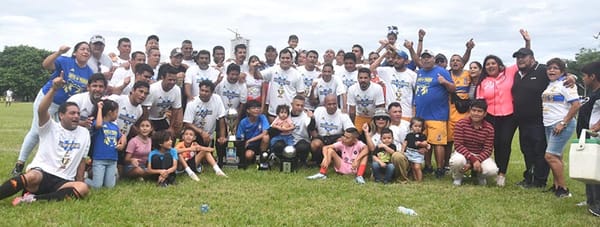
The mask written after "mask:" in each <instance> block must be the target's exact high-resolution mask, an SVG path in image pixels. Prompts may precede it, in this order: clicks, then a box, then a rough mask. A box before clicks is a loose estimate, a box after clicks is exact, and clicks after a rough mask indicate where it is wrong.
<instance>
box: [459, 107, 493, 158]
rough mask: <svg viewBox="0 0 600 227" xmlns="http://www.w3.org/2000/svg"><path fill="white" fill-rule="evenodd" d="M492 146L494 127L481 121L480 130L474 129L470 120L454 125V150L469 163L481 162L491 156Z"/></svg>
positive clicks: (465, 119) (462, 120) (468, 118)
mask: <svg viewBox="0 0 600 227" xmlns="http://www.w3.org/2000/svg"><path fill="white" fill-rule="evenodd" d="M493 146H494V127H493V126H492V124H490V123H489V122H487V121H485V120H484V121H483V123H482V125H481V127H480V128H475V127H474V126H473V124H472V122H471V118H470V117H467V118H463V119H461V120H460V121H458V122H457V123H456V126H455V129H454V148H455V150H456V152H458V153H460V154H462V155H463V156H465V158H467V160H469V162H470V163H473V162H475V161H479V162H483V160H486V159H487V158H489V157H490V156H491V155H492V150H493V149H492V148H493Z"/></svg>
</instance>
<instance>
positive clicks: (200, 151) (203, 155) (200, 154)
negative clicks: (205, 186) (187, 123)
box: [175, 128, 227, 181]
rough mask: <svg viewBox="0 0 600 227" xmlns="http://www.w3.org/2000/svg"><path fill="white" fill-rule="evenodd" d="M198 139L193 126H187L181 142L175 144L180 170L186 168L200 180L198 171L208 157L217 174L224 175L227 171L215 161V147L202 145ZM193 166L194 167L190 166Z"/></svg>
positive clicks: (190, 174) (191, 175)
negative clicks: (197, 141)
mask: <svg viewBox="0 0 600 227" xmlns="http://www.w3.org/2000/svg"><path fill="white" fill-rule="evenodd" d="M195 141H196V134H195V132H194V130H192V129H191V128H185V129H184V130H183V134H182V135H181V142H179V143H177V145H175V149H177V153H179V164H180V166H179V167H178V169H179V170H182V169H183V170H185V172H186V173H187V174H188V175H189V176H190V177H191V178H192V179H193V180H195V181H200V179H199V178H198V176H197V175H196V173H194V171H197V172H198V173H200V171H201V167H202V164H201V162H202V159H206V161H207V162H208V164H210V165H211V166H212V167H213V170H215V174H216V175H217V176H224V177H227V175H225V173H224V172H223V170H221V168H219V165H217V163H216V162H215V158H214V157H213V156H212V153H213V148H210V147H205V146H201V145H199V144H198V143H196V142H195ZM190 166H191V167H193V168H190Z"/></svg>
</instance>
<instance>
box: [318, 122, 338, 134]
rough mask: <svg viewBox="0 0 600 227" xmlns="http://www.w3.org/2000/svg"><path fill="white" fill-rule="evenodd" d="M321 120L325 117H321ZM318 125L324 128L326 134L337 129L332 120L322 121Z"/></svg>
mask: <svg viewBox="0 0 600 227" xmlns="http://www.w3.org/2000/svg"><path fill="white" fill-rule="evenodd" d="M323 120H325V118H323ZM319 127H320V128H322V129H323V130H325V134H326V135H327V136H330V135H331V134H333V132H335V131H337V130H338V126H337V125H335V124H334V123H333V122H322V123H320V124H319Z"/></svg>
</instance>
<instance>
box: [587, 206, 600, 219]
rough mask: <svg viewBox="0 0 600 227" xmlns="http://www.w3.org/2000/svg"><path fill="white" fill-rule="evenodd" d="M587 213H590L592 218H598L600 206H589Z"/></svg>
mask: <svg viewBox="0 0 600 227" xmlns="http://www.w3.org/2000/svg"><path fill="white" fill-rule="evenodd" d="M588 211H589V212H590V213H591V214H592V215H594V216H596V217H600V206H594V207H592V206H590V207H589V208H588Z"/></svg>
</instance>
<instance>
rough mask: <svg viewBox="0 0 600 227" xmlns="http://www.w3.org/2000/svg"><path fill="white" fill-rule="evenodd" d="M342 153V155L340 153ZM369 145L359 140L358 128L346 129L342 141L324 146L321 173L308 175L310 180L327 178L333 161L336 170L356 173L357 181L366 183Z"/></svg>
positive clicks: (342, 172) (343, 172)
mask: <svg viewBox="0 0 600 227" xmlns="http://www.w3.org/2000/svg"><path fill="white" fill-rule="evenodd" d="M338 153H339V154H341V157H340V155H339V154H338ZM368 154H369V149H368V147H367V146H366V145H365V144H364V143H363V142H361V141H359V140H358V131H357V130H356V128H348V129H346V130H345V131H344V135H343V136H342V137H341V141H338V142H335V143H334V144H331V145H327V146H325V147H323V161H322V162H321V170H320V171H319V173H317V174H315V175H312V176H309V177H307V179H309V180H315V179H327V176H326V175H325V174H327V168H328V167H329V164H331V162H333V167H334V168H335V171H336V172H338V173H340V174H356V178H355V180H356V183H358V184H364V183H365V179H364V178H363V174H364V173H365V169H366V167H367V156H368Z"/></svg>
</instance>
